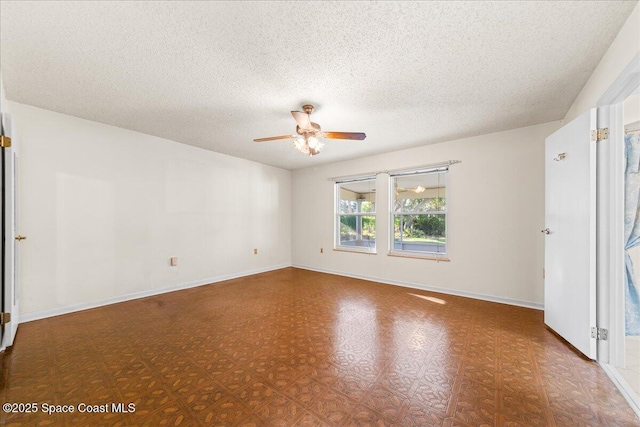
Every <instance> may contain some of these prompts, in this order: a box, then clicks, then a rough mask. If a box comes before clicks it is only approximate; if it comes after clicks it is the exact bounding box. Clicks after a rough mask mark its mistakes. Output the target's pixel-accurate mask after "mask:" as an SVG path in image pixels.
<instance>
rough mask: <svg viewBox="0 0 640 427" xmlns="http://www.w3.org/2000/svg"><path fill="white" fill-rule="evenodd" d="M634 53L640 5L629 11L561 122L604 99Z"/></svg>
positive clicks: (639, 44) (639, 47) (639, 39)
mask: <svg viewBox="0 0 640 427" xmlns="http://www.w3.org/2000/svg"><path fill="white" fill-rule="evenodd" d="M638 52H640V3H639V4H638V5H636V7H635V8H634V9H633V11H632V12H631V15H629V18H628V19H627V22H625V24H624V26H623V27H622V29H620V32H619V33H618V35H617V36H616V38H615V39H614V40H613V43H611V46H609V49H607V52H606V53H605V54H604V56H603V57H602V59H601V60H600V62H599V63H598V66H597V67H596V69H595V70H594V71H593V73H592V74H591V77H589V80H588V81H587V83H586V84H585V85H584V87H583V88H582V91H581V92H580V93H579V94H578V97H577V98H576V99H575V101H574V102H573V105H571V108H570V109H569V111H568V112H567V114H566V115H565V117H564V122H565V123H569V122H570V121H571V120H573V119H575V118H576V117H578V116H579V115H580V114H582V113H584V112H585V111H587V110H588V109H589V108H593V107H595V106H596V105H597V102H598V99H600V97H601V96H602V95H604V93H605V91H606V90H607V89H609V87H610V86H611V84H612V83H613V82H614V81H615V79H617V78H618V76H619V75H620V73H621V72H622V70H624V68H625V67H626V66H627V65H628V64H629V63H630V62H631V59H632V58H633V57H634V56H635V55H636V54H637V53H638Z"/></svg>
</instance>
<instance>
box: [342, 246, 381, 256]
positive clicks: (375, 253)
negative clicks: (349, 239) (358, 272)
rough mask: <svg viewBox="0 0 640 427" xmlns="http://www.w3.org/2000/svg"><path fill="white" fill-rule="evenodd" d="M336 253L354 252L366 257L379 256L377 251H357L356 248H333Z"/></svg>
mask: <svg viewBox="0 0 640 427" xmlns="http://www.w3.org/2000/svg"><path fill="white" fill-rule="evenodd" d="M333 250H334V251H336V252H353V253H356V254H366V255H377V252H376V251H375V250H373V251H368V250H366V249H355V248H333Z"/></svg>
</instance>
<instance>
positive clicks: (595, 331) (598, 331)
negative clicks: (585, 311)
mask: <svg viewBox="0 0 640 427" xmlns="http://www.w3.org/2000/svg"><path fill="white" fill-rule="evenodd" d="M608 336H609V330H608V329H604V328H591V338H595V339H597V340H602V341H606V340H607V337H608Z"/></svg>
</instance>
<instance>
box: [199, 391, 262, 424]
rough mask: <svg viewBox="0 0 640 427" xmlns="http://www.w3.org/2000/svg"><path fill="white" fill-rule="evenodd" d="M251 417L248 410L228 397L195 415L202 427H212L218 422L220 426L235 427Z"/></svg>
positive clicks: (236, 400) (237, 401) (231, 397)
mask: <svg viewBox="0 0 640 427" xmlns="http://www.w3.org/2000/svg"><path fill="white" fill-rule="evenodd" d="M252 416H253V414H252V413H251V410H250V409H248V408H247V407H246V406H244V405H243V404H242V402H240V401H239V400H238V399H236V398H235V397H233V396H231V395H229V396H225V397H223V398H222V399H220V400H219V401H218V402H216V403H214V404H213V405H212V406H210V407H208V408H206V409H204V410H202V411H201V412H200V413H198V414H197V415H196V419H198V420H199V421H200V422H201V423H203V424H204V425H212V423H213V422H218V423H221V424H222V425H235V424H236V423H238V422H240V421H243V420H245V419H248V418H250V417H252Z"/></svg>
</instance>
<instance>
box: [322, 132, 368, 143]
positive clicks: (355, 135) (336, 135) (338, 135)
mask: <svg viewBox="0 0 640 427" xmlns="http://www.w3.org/2000/svg"><path fill="white" fill-rule="evenodd" d="M324 136H325V138H329V139H357V140H358V141H362V140H363V139H365V138H366V137H367V134H365V133H364V132H324Z"/></svg>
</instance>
